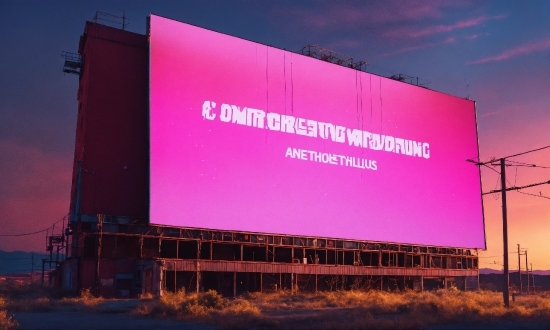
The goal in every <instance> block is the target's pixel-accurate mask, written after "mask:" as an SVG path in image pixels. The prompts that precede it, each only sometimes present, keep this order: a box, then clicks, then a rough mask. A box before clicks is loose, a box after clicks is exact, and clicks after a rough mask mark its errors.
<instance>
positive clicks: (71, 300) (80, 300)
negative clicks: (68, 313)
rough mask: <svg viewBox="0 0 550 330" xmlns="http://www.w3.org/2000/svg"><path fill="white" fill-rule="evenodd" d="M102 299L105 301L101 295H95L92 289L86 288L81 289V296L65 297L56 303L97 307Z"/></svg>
mask: <svg viewBox="0 0 550 330" xmlns="http://www.w3.org/2000/svg"><path fill="white" fill-rule="evenodd" d="M102 301H104V299H103V298H101V297H99V298H97V297H94V296H93V295H92V293H91V292H90V289H84V290H82V291H80V296H79V297H63V298H61V300H58V301H56V302H55V304H56V305H59V306H83V307H95V306H97V305H98V304H99V303H101V302H102Z"/></svg>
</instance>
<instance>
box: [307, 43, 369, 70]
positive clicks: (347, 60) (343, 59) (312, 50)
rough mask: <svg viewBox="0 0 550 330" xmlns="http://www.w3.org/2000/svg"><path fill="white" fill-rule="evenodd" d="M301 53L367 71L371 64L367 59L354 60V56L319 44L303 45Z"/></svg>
mask: <svg viewBox="0 0 550 330" xmlns="http://www.w3.org/2000/svg"><path fill="white" fill-rule="evenodd" d="M299 53H300V54H302V55H306V56H309V57H313V58H316V59H318V60H321V61H325V62H329V63H332V64H336V65H341V66H345V67H348V68H352V69H355V70H359V71H364V72H366V67H367V65H369V64H368V63H367V62H366V61H359V62H354V61H353V57H351V56H349V55H346V54H342V53H340V52H336V51H334V50H330V49H326V48H323V47H321V46H319V45H313V44H311V45H307V46H305V47H303V48H302V49H301V50H300V51H299Z"/></svg>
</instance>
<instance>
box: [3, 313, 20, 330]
mask: <svg viewBox="0 0 550 330" xmlns="http://www.w3.org/2000/svg"><path fill="white" fill-rule="evenodd" d="M18 326H19V323H17V321H16V320H15V319H14V318H13V316H12V315H9V314H8V311H3V310H0V330H12V329H15V328H17V327H18Z"/></svg>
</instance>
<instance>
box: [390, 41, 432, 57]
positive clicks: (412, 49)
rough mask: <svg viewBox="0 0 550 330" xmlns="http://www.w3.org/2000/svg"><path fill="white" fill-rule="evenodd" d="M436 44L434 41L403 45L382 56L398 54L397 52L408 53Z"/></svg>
mask: <svg viewBox="0 0 550 330" xmlns="http://www.w3.org/2000/svg"><path fill="white" fill-rule="evenodd" d="M436 45H437V44H436V43H433V42H430V43H426V44H421V45H413V46H407V47H403V48H400V49H398V50H395V51H393V52H390V53H386V54H384V57H387V56H391V55H398V54H403V53H408V52H412V51H415V50H420V49H424V48H429V47H433V46H436Z"/></svg>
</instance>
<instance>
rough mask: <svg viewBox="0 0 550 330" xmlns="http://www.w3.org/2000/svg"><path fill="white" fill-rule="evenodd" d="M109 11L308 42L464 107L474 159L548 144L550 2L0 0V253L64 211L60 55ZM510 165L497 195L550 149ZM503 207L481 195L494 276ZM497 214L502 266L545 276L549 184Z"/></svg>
mask: <svg viewBox="0 0 550 330" xmlns="http://www.w3.org/2000/svg"><path fill="white" fill-rule="evenodd" d="M121 10H124V12H125V15H126V17H128V19H129V25H128V27H127V30H129V31H132V32H137V33H141V34H144V33H145V22H146V17H147V16H148V15H149V14H150V13H154V14H158V15H161V16H165V17H168V18H172V19H175V20H179V21H183V22H187V23H191V24H194V25H197V26H200V27H204V28H208V29H211V30H215V31H219V32H223V33H226V34H230V35H234V36H238V37H241V38H245V39H248V40H252V41H255V42H259V43H263V44H267V45H272V46H275V47H278V48H284V49H287V50H293V51H299V50H300V49H301V48H302V47H304V46H306V45H308V44H318V45H320V46H322V47H324V48H327V49H331V50H334V51H337V52H340V53H343V54H347V55H350V56H352V57H353V58H354V59H355V60H356V61H359V60H364V61H367V62H368V63H369V65H368V66H367V69H366V71H367V72H371V73H375V74H378V75H382V76H391V75H394V74H405V75H408V76H411V77H418V81H419V83H420V84H422V85H423V86H425V87H427V88H430V89H433V90H437V91H441V92H445V93H449V94H452V95H455V96H459V97H463V98H469V99H471V100H475V101H476V109H477V117H478V140H479V149H480V160H481V161H488V160H490V159H492V158H501V157H505V156H509V155H514V154H518V153H522V152H525V151H529V150H533V149H537V148H542V147H545V146H548V145H550V2H549V1H522V2H520V1H467V0H457V1H445V0H441V1H432V0H428V1H394V0H390V1H298V2H297V1H270V2H267V1H201V2H192V1H162V2H159V1H155V2H153V1H103V2H102V1H87V2H74V1H48V2H44V1H6V0H0V31H2V33H0V45H1V47H0V250H4V251H15V250H22V251H35V252H43V251H44V250H45V244H46V238H45V237H46V233H45V232H41V233H38V234H35V235H26V236H15V237H14V236H1V235H13V234H22V233H32V232H35V231H40V230H42V229H45V228H49V227H50V228H51V227H52V224H54V223H56V225H55V226H56V228H59V226H61V224H62V221H60V220H61V219H62V218H63V217H64V216H65V215H66V214H67V213H68V210H69V199H70V187H71V173H72V163H73V152H74V140H75V130H76V114H77V100H76V93H77V89H78V78H77V76H75V75H70V74H64V73H63V72H62V67H63V59H62V58H61V52H62V51H69V52H77V50H78V41H79V37H80V35H81V34H82V32H83V30H84V24H85V22H86V21H87V20H92V19H93V17H94V14H95V13H96V11H102V12H106V13H111V14H115V15H116V14H121V13H122V11H121ZM220 51H223V49H220ZM508 160H509V162H508V164H509V165H519V166H508V167H507V168H506V178H507V181H508V182H507V185H508V186H516V187H519V186H524V185H528V184H532V183H538V182H545V181H548V180H550V148H548V149H543V150H540V151H537V152H532V153H528V154H525V155H521V156H517V157H513V158H509V159H508ZM476 161H477V160H476ZM513 162H515V163H513ZM525 164H530V165H532V164H534V165H537V167H534V166H525ZM472 166H475V165H472ZM499 170H500V168H498V167H496V166H492V165H490V164H489V165H487V166H483V167H482V170H481V176H482V184H483V191H485V192H487V191H491V190H494V189H498V188H500V181H499V178H500V175H499V174H498V171H499ZM501 202H502V200H501V196H500V193H494V194H487V195H484V197H483V203H484V215H485V231H486V241H487V250H486V251H479V256H480V266H481V267H489V268H495V269H501V267H502V260H503V258H502V253H503V252H502V251H503V243H502V242H503V241H502V213H501V205H502V204H501ZM507 207H508V233H509V251H510V254H509V255H510V269H517V244H521V248H522V250H521V251H522V253H523V252H524V251H525V249H526V251H527V252H528V259H529V260H528V261H529V263H531V264H532V267H533V269H550V240H549V239H548V238H549V237H550V185H548V184H546V185H539V186H536V187H532V188H526V189H522V190H521V191H520V192H518V191H509V192H508V193H507ZM56 230H58V229H56ZM521 262H522V267H525V258H524V257H523V256H522V259H521Z"/></svg>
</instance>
